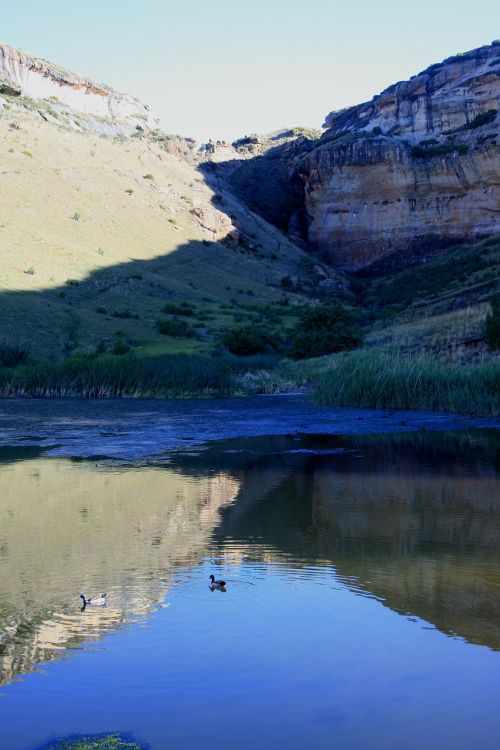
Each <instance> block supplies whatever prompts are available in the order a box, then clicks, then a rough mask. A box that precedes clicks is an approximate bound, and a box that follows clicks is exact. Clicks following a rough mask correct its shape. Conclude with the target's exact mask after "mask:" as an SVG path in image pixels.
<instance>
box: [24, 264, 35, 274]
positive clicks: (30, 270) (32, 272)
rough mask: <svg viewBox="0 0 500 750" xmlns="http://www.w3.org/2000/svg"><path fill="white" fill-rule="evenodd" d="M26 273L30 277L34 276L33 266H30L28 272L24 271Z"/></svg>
mask: <svg viewBox="0 0 500 750" xmlns="http://www.w3.org/2000/svg"><path fill="white" fill-rule="evenodd" d="M24 273H25V274H27V275H28V276H34V274H35V269H34V268H33V266H30V267H29V268H27V269H26V271H24Z"/></svg>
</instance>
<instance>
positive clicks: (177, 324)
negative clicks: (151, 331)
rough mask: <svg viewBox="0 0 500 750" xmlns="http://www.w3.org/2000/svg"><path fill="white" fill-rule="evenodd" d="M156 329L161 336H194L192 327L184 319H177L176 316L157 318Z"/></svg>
mask: <svg viewBox="0 0 500 750" xmlns="http://www.w3.org/2000/svg"><path fill="white" fill-rule="evenodd" d="M156 329H157V330H158V332H159V333H161V334H162V336H173V338H176V339H180V338H192V337H193V336H194V331H193V329H192V328H191V327H190V326H188V325H187V323H186V322H185V321H184V320H178V319H177V318H158V320H157V321H156Z"/></svg>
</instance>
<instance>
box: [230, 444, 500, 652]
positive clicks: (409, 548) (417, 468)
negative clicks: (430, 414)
mask: <svg viewBox="0 0 500 750" xmlns="http://www.w3.org/2000/svg"><path fill="white" fill-rule="evenodd" d="M279 440H280V442H279V450H280V453H279V454H275V455H272V456H267V458H266V459H263V457H259V458H257V457H256V456H255V454H250V455H247V460H248V463H249V472H248V473H249V477H250V482H249V485H248V487H249V490H248V492H247V481H246V472H245V470H244V468H243V466H242V463H241V462H242V455H243V454H239V459H238V460H239V466H238V469H237V475H238V477H239V480H240V483H241V488H240V492H239V495H238V499H237V502H236V503H235V504H234V505H233V506H231V507H229V508H228V509H227V510H226V511H225V512H224V514H223V523H222V525H221V529H220V532H221V533H222V534H224V535H231V536H232V537H233V538H234V539H235V543H238V542H239V543H244V542H247V541H249V540H250V539H255V538H261V539H262V540H263V542H265V545H266V546H265V548H263V549H265V554H266V557H267V558H268V557H269V547H270V546H272V547H273V548H274V549H276V551H277V552H278V553H286V554H288V555H291V556H292V557H293V558H294V560H295V564H297V565H308V564H314V565H316V564H321V563H324V562H325V561H327V562H331V563H333V565H334V566H335V569H336V572H337V574H338V575H339V576H340V577H341V578H344V579H345V580H346V581H347V583H348V585H354V586H355V587H356V588H361V589H364V590H365V591H366V592H368V593H370V594H371V595H374V596H377V597H380V598H381V599H382V600H383V601H384V602H385V603H386V604H387V605H388V606H390V607H391V608H393V609H395V610H396V611H398V612H404V613H413V614H415V615H418V616H420V617H422V618H423V619H425V620H428V621H429V622H432V623H434V624H435V625H436V626H437V627H438V628H440V629H441V630H443V632H445V633H456V634H458V635H460V636H462V637H464V638H466V639H467V640H469V641H471V642H473V643H482V644H485V645H488V646H490V647H492V648H499V649H500V493H499V492H498V489H499V483H498V478H497V475H496V474H495V470H494V468H493V466H492V463H491V460H492V458H493V457H494V451H495V445H496V442H495V437H494V435H491V436H489V437H487V438H485V440H484V441H483V442H481V440H478V439H477V438H475V437H473V436H469V438H467V437H464V436H463V435H462V436H460V435H456V436H448V437H447V438H445V437H444V436H443V435H436V436H429V435H427V436H426V437H425V438H422V437H419V438H415V439H413V438H412V437H411V436H408V437H406V438H405V439H404V440H403V442H402V444H401V445H399V446H398V444H397V440H396V439H395V438H394V437H388V438H385V439H384V438H380V443H379V447H377V444H376V443H375V441H370V439H368V441H367V443H366V445H365V446H364V447H363V445H362V444H360V442H359V440H356V439H353V440H352V441H351V445H352V446H353V447H354V445H356V446H357V447H358V448H359V449H360V452H359V453H357V452H352V453H344V454H338V455H335V454H323V456H321V455H316V456H314V455H311V454H307V453H306V454H300V453H288V454H287V453H286V446H285V445H284V442H283V438H280V439H279ZM412 441H413V442H414V443H415V444H414V445H412ZM426 441H427V448H426V447H425V445H426ZM305 442H306V444H307V446H308V447H309V448H311V447H312V446H311V438H306V439H305ZM333 442H334V440H331V445H333ZM242 445H243V441H242ZM299 445H300V444H299ZM233 447H234V446H233ZM322 447H323V448H324V447H325V445H323V446H322ZM288 449H289V450H290V449H292V450H297V442H296V441H295V442H293V441H290V440H289V441H288ZM431 459H432V461H431ZM257 460H258V461H259V462H262V461H263V460H265V461H266V462H267V464H268V465H267V469H266V472H267V473H268V474H269V475H271V473H272V472H271V467H272V465H274V468H275V471H274V474H273V482H272V485H271V486H270V487H269V489H268V490H267V491H266V489H265V488H264V487H262V486H261V488H260V494H256V493H255V488H254V482H253V475H254V471H255V462H256V461H257ZM222 465H223V464H222V463H221V466H222ZM226 470H229V469H228V466H226ZM266 472H264V473H263V474H262V475H263V476H264V475H265V473H266ZM242 508H244V509H245V512H244V513H243V514H242V512H241V509H242ZM247 549H248V548H247ZM260 551H261V548H260V547H252V548H250V549H249V551H248V553H249V554H250V555H252V554H255V556H256V557H259V555H260Z"/></svg>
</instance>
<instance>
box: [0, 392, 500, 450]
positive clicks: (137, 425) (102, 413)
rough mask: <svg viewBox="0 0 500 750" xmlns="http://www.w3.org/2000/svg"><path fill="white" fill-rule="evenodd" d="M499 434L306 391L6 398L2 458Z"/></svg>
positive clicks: (484, 425) (497, 422)
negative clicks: (335, 438)
mask: <svg viewBox="0 0 500 750" xmlns="http://www.w3.org/2000/svg"><path fill="white" fill-rule="evenodd" d="M468 429H492V430H500V418H495V417H468V416H459V415H456V414H446V413H438V412H427V411H401V410H390V409H385V410H377V409H353V408H349V407H328V406H321V405H318V404H315V403H313V402H312V401H311V400H310V399H308V398H307V396H306V395H304V394H294V395H290V394H279V395H274V396H271V395H261V396H246V397H230V398H217V399H213V398H212V399H182V400H181V399H123V398H119V399H118V398H114V399H105V400H104V399H82V398H75V397H74V398H59V399H48V398H38V399H26V398H13V399H0V457H2V458H3V460H17V459H21V458H23V457H25V458H30V457H35V456H36V455H44V456H49V457H64V458H76V459H88V460H90V459H93V460H96V461H97V460H115V459H117V460H121V461H132V462H136V461H142V462H147V461H166V460H168V456H169V455H170V454H172V453H177V452H180V451H184V452H185V451H190V450H199V449H200V448H202V447H203V446H204V445H205V444H208V443H211V442H214V441H218V440H228V439H236V438H239V437H242V438H244V437H259V436H262V437H264V436H270V435H298V434H309V435H312V434H315V435H345V436H347V435H369V434H372V435H373V434H374V435H376V434H380V435H387V434H396V433H409V432H419V431H436V430H437V431H458V430H468Z"/></svg>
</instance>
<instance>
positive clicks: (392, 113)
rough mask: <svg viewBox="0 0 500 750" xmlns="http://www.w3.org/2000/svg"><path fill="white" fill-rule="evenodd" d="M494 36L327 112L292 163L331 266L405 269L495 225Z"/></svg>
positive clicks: (498, 163) (499, 144)
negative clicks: (318, 132) (321, 130)
mask: <svg viewBox="0 0 500 750" xmlns="http://www.w3.org/2000/svg"><path fill="white" fill-rule="evenodd" d="M499 107H500V43H494V44H492V45H490V46H488V47H482V48H480V49H477V50H473V51H472V52H468V53H465V54H463V55H458V56H456V57H453V58H450V59H448V60H445V61H444V62H443V63H441V64H437V65H432V66H431V67H430V68H428V69H427V70H425V71H423V73H420V74H419V75H417V76H415V77H414V78H412V79H410V80H409V81H403V82H401V83H397V84H395V85H394V86H391V87H389V88H388V89H386V90H385V91H384V92H382V93H381V94H380V95H379V96H376V97H374V99H373V100H372V101H371V102H368V103H366V104H360V105H359V106H357V107H352V108H351V109H348V110H345V111H343V112H338V113H332V114H331V115H329V116H328V117H327V120H326V123H325V125H326V127H327V130H326V132H325V134H324V135H323V137H322V138H321V140H320V141H319V143H318V145H317V147H316V148H314V149H313V150H312V151H310V152H309V153H308V154H307V155H306V156H305V158H304V159H303V160H302V161H301V163H300V165H299V166H298V172H299V174H300V176H301V177H302V179H303V181H304V187H305V193H304V195H305V210H306V212H307V215H308V216H309V217H310V223H309V227H308V241H309V243H310V245H311V246H313V247H315V248H317V249H318V251H319V252H320V253H321V254H322V255H324V256H328V258H329V259H330V260H331V261H332V262H333V263H334V264H335V265H337V266H340V267H343V268H348V269H351V270H353V269H359V268H366V267H367V266H372V265H373V264H375V263H377V262H378V264H379V266H380V262H381V261H383V267H384V266H385V267H387V266H394V267H396V268H402V267H404V266H406V265H409V264H411V263H413V262H415V261H420V260H425V259H427V258H429V257H433V256H434V255H435V254H436V252H438V251H439V250H440V249H441V248H443V247H446V246H448V245H450V244H453V243H455V244H456V243H458V242H463V241H464V240H471V239H474V238H477V237H481V236H484V235H486V234H490V233H495V232H496V233H498V232H500V139H499V137H498V133H499V128H500V118H499V114H498V110H499Z"/></svg>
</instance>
